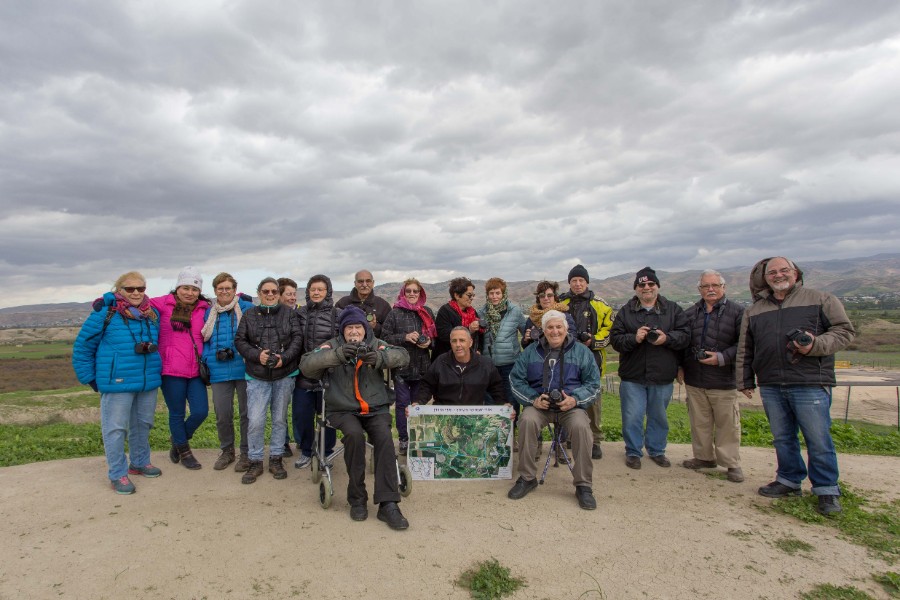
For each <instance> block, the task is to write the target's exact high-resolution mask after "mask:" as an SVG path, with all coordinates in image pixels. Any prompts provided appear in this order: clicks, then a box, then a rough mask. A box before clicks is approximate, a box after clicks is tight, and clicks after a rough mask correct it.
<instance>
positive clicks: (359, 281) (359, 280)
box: [356, 279, 375, 283]
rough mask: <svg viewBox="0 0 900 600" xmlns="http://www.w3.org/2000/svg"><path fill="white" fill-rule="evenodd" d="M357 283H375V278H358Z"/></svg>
mask: <svg viewBox="0 0 900 600" xmlns="http://www.w3.org/2000/svg"><path fill="white" fill-rule="evenodd" d="M356 283H375V280H374V279H357V280H356Z"/></svg>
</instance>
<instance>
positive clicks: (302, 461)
mask: <svg viewBox="0 0 900 600" xmlns="http://www.w3.org/2000/svg"><path fill="white" fill-rule="evenodd" d="M311 462H312V456H307V455H305V454H301V455H300V458H298V459H297V460H295V461H294V468H295V469H303V468H305V467H308V466H309V464H310V463H311Z"/></svg>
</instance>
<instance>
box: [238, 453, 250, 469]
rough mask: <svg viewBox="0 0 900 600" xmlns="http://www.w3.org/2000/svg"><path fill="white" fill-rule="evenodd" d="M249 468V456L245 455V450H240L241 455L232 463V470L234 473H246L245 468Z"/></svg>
mask: <svg viewBox="0 0 900 600" xmlns="http://www.w3.org/2000/svg"><path fill="white" fill-rule="evenodd" d="M249 468H250V457H249V456H247V453H246V452H241V455H240V456H239V457H238V460H237V462H236V463H234V472H235V473H246V472H247V469H249Z"/></svg>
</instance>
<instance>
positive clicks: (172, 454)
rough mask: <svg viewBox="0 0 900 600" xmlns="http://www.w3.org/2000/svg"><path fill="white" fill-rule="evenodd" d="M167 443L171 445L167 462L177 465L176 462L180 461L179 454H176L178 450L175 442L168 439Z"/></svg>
mask: <svg viewBox="0 0 900 600" xmlns="http://www.w3.org/2000/svg"><path fill="white" fill-rule="evenodd" d="M169 443H170V444H171V445H172V446H171V447H170V448H169V460H171V461H172V462H173V463H175V464H176V465H177V464H178V461H180V460H181V454H179V453H178V448H177V447H176V446H175V442H173V441H172V438H169Z"/></svg>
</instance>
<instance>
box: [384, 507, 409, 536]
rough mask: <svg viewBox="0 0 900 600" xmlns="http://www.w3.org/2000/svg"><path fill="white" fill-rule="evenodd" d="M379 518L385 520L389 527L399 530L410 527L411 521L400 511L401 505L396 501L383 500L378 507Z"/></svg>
mask: <svg viewBox="0 0 900 600" xmlns="http://www.w3.org/2000/svg"><path fill="white" fill-rule="evenodd" d="M378 520H379V521H384V522H385V523H387V524H388V527H390V528H391V529H396V530H398V531H400V530H402V529H407V528H408V527H409V521H407V520H406V517H404V516H403V513H401V512H400V507H399V506H397V503H396V502H382V503H381V506H380V507H379V508H378Z"/></svg>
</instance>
